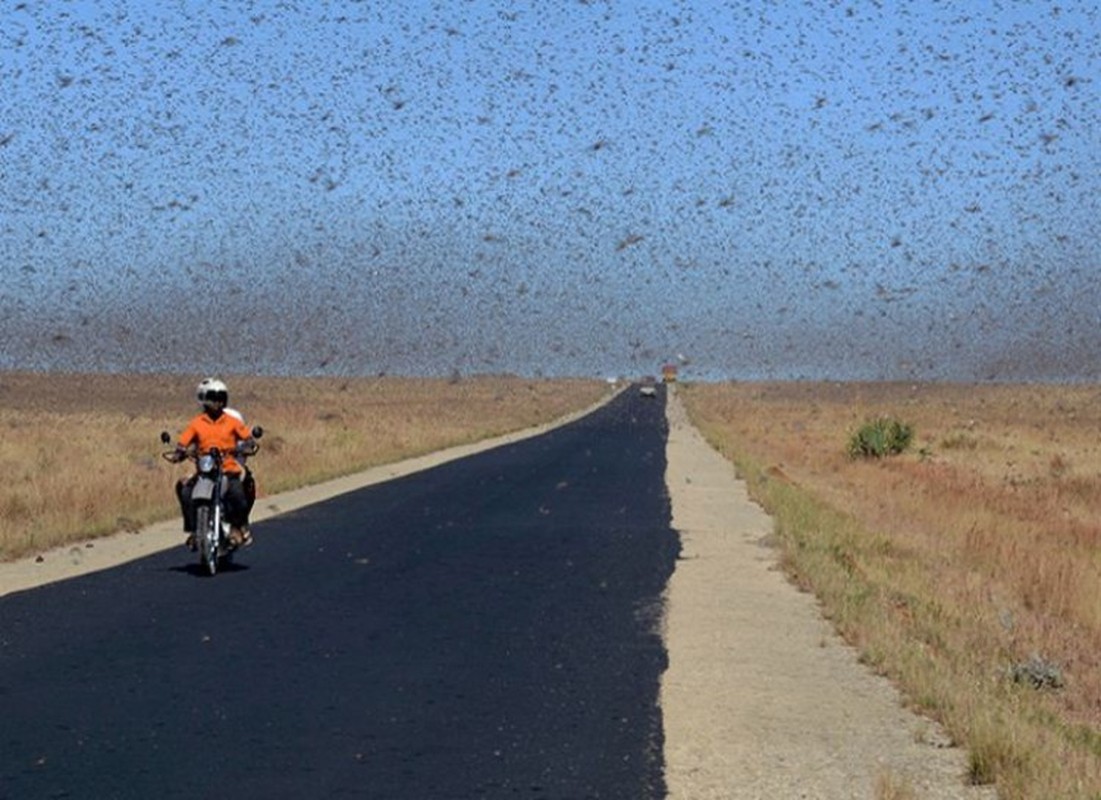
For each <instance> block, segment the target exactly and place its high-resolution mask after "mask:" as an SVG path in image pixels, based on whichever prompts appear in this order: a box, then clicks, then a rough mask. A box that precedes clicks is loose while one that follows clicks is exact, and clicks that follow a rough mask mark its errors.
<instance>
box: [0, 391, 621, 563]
mask: <svg viewBox="0 0 1101 800" xmlns="http://www.w3.org/2000/svg"><path fill="white" fill-rule="evenodd" d="M196 382H197V381H196V379H194V378H192V377H178V376H152V375H141V376H125V377H123V376H107V375H42V374H25V373H2V374H0V431H2V435H3V442H4V446H3V449H2V450H0V474H3V475H4V476H5V480H4V481H3V483H2V484H0V558H4V559H11V558H15V557H18V556H21V555H26V554H28V553H32V552H36V551H39V550H43V549H46V548H49V547H53V546H56V545H59V544H65V543H68V542H71V541H74V540H79V539H84V538H89V537H94V536H97V535H103V534H107V533H111V532H113V531H116V530H118V529H120V528H122V529H124V528H132V527H136V526H138V525H141V524H145V523H148V522H151V521H153V520H156V519H164V518H166V517H168V516H171V515H172V514H174V513H178V512H177V510H176V506H175V497H174V495H173V492H172V486H173V483H174V482H175V480H176V477H177V476H178V475H179V474H181V473H183V472H185V471H186V470H187V467H186V466H180V467H173V466H171V465H169V464H168V463H166V462H165V461H163V460H162V459H161V458H160V457H159V453H160V451H161V449H162V446H161V444H160V441H159V438H158V436H159V434H160V431H162V430H168V431H170V432H172V433H173V435H175V434H176V433H178V432H179V431H180V430H181V429H182V428H183V426H184V425H185V424H186V423H187V421H188V420H189V419H190V418H191V417H192V416H193V415H194V414H195V413H197V412H198V406H197V404H196V403H195V402H194V401H193V400H192V399H191V398H192V397H193V396H194V395H193V391H194V385H195V383H196ZM227 382H228V383H229V387H230V399H231V401H232V404H233V405H234V406H235V407H236V408H238V409H239V410H240V411H242V412H243V413H244V414H245V415H246V418H247V420H248V422H249V424H258V425H262V426H263V427H264V428H265V437H264V439H263V444H264V449H263V451H262V452H261V454H260V456H259V457H258V458H257V459H256V461H255V462H254V466H255V468H256V473H257V476H258V481H259V485H260V491H261V493H267V494H270V493H274V492H278V491H283V490H286V489H291V488H294V487H297V486H302V485H305V484H309V483H315V482H317V481H320V480H323V479H326V478H330V477H334V476H337V475H342V474H347V473H350V472H354V471H357V470H361V469H365V468H367V467H371V466H375V465H378V464H383V463H388V462H392V461H397V460H400V459H402V458H406V457H409V456H414V455H419V454H422V453H428V452H432V451H435V450H439V449H442V448H445V447H449V446H451V445H455V444H459V443H465V442H473V441H478V440H481V439H485V438H488V437H492V436H496V435H499V434H502V433H506V432H509V431H514V430H519V429H523V428H528V427H531V426H533V425H536V424H539V423H542V422H546V421H550V420H552V419H555V418H558V417H560V416H563V415H564V414H567V413H569V412H571V411H573V410H576V409H580V408H583V407H585V406H587V405H589V404H590V403H592V402H595V400H596V399H598V398H599V397H600V396H602V395H603V394H604V393H606V392H607V391H608V389H607V387H606V385H605V384H604V383H603V382H599V381H593V380H580V379H579V380H553V381H552V380H527V379H522V378H516V377H472V378H466V379H462V380H444V379H440V380H434V379H404V378H373V379H347V380H346V379H305V378H253V377H232V376H231V377H230V378H228V379H227Z"/></svg>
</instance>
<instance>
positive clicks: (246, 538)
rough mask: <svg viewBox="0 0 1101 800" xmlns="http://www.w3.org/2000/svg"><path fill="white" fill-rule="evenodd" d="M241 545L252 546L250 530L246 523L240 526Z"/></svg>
mask: <svg viewBox="0 0 1101 800" xmlns="http://www.w3.org/2000/svg"><path fill="white" fill-rule="evenodd" d="M241 547H252V531H250V530H249V527H248V525H243V526H242V527H241Z"/></svg>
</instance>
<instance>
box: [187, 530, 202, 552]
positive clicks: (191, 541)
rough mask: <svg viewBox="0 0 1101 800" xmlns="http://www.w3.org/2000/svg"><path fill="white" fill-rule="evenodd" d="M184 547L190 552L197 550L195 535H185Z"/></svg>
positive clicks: (197, 544)
mask: <svg viewBox="0 0 1101 800" xmlns="http://www.w3.org/2000/svg"><path fill="white" fill-rule="evenodd" d="M184 547H186V548H187V549H188V550H191V551H195V550H198V549H199V541H198V540H197V539H196V538H195V534H193V533H189V534H187V538H186V539H185V540H184Z"/></svg>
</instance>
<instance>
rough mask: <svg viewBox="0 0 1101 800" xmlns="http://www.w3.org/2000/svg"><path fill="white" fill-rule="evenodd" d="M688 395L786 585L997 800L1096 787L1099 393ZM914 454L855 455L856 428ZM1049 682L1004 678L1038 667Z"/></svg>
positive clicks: (957, 390) (874, 389)
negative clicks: (761, 525) (802, 592)
mask: <svg viewBox="0 0 1101 800" xmlns="http://www.w3.org/2000/svg"><path fill="white" fill-rule="evenodd" d="M682 397H683V399H684V400H685V403H686V405H687V407H688V409H689V412H690V414H691V416H692V418H693V420H694V421H695V423H696V424H697V425H698V426H699V427H700V428H701V430H702V431H703V432H704V434H705V435H706V436H707V437H708V439H709V440H710V441H712V443H713V444H715V445H716V446H717V447H718V448H719V449H720V450H721V451H722V452H724V453H725V454H727V455H728V457H730V458H731V459H732V460H733V461H734V462H735V464H736V465H737V467H738V469H739V472H740V473H741V474H742V475H743V477H745V478H746V479H747V482H748V483H749V485H750V489H751V492H753V493H754V496H755V497H756V498H757V499H758V500H759V501H760V502H762V503H763V504H764V505H765V507H766V508H767V509H768V510H769V512H770V513H772V514H773V516H774V518H775V519H776V523H777V528H778V533H779V534H780V536H779V537H778V538H779V539H780V541H781V542H782V547H783V553H784V555H783V558H784V560H785V564H786V566H787V567H788V569H789V570H790V572H791V574H792V575H793V577H794V579H795V580H797V581H798V582H800V583H801V584H802V585H805V586H806V587H808V588H811V589H813V590H814V591H815V592H816V593H817V594H818V595H819V596H820V597H821V598H822V600H823V603H824V607H825V608H826V609H827V613H829V615H830V616H831V617H832V618H833V620H834V622H835V623H836V624H837V626H838V627H839V629H840V630H841V631H842V633H843V634H844V635H845V636H846V637H847V638H848V639H849V640H850V641H851V642H853V643H854V644H855V645H857V646H858V647H859V648H860V649H861V652H862V656H863V658H864V660H865V661H866V663H868V664H869V665H870V666H872V667H873V668H874V669H876V670H878V671H881V672H883V673H884V674H887V675H890V676H891V677H892V678H893V679H895V680H896V681H897V682H898V683H899V685H900V686H901V687H902V688H903V689H904V691H905V692H906V694H907V696H908V697H909V698H910V701H911V702H912V703H913V704H914V706H915V707H916V708H918V709H920V710H921V711H923V712H925V713H928V714H930V715H932V716H934V717H937V718H939V719H940V720H941V721H942V722H944V724H945V725H946V726H947V728H948V729H949V731H950V732H951V734H952V735H953V736H954V737H955V738H956V739H957V740H958V741H960V742H961V743H963V744H965V745H966V746H967V747H968V750H969V753H970V759H971V777H972V780H974V781H975V782H977V783H990V782H993V783H996V784H997V786H998V789H999V793H1000V795H1001V796H1002V797H1003V798H1036V799H1039V798H1045V799H1046V798H1053V797H1059V798H1094V799H1095V800H1096V798H1099V797H1101V669H1099V666H1101V547H1099V545H1101V447H1099V440H1098V431H1099V429H1101V402H1099V400H1101V390H1099V389H1098V387H1094V386H1058V387H1054V386H958V385H928V384H921V385H910V384H906V385H898V384H841V385H838V384H725V385H709V386H702V385H701V386H691V387H688V388H687V389H686V390H683V391H682ZM881 415H887V416H892V417H895V418H898V419H900V420H902V421H903V422H906V423H908V424H910V425H912V426H913V427H914V429H915V444H914V447H913V448H912V450H911V451H910V452H908V453H907V454H904V455H902V456H898V457H894V458H890V459H885V460H882V461H863V460H856V461H854V460H850V459H849V458H847V456H846V454H845V452H846V444H847V442H848V439H849V436H850V435H851V433H852V432H853V431H854V430H856V429H857V428H858V427H859V426H860V425H861V424H862V423H863V422H865V421H866V420H868V419H870V418H873V417H877V416H881ZM1030 660H1031V661H1033V662H1034V663H1041V664H1043V665H1048V666H1050V667H1052V668H1053V669H1054V670H1055V671H1056V672H1057V673H1058V675H1059V676H1060V677H1061V678H1063V679H1065V685H1063V686H1062V687H1060V688H1047V689H1036V688H1033V687H1031V686H1029V685H1026V684H1022V683H1021V682H1018V681H1014V680H1012V679H1011V677H1010V676H1011V674H1012V672H1013V668H1014V667H1015V666H1019V665H1021V664H1024V663H1026V662H1029V661H1030Z"/></svg>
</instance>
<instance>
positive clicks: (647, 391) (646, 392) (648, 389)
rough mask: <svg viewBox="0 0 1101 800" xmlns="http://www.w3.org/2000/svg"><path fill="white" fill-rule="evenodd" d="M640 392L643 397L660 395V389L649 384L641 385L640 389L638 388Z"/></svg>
mask: <svg viewBox="0 0 1101 800" xmlns="http://www.w3.org/2000/svg"><path fill="white" fill-rule="evenodd" d="M638 393H639V394H640V395H642V396H643V397H657V396H658V390H657V389H655V388H654V387H653V386H650V385H649V384H647V385H646V386H640V387H639V390H638Z"/></svg>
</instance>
